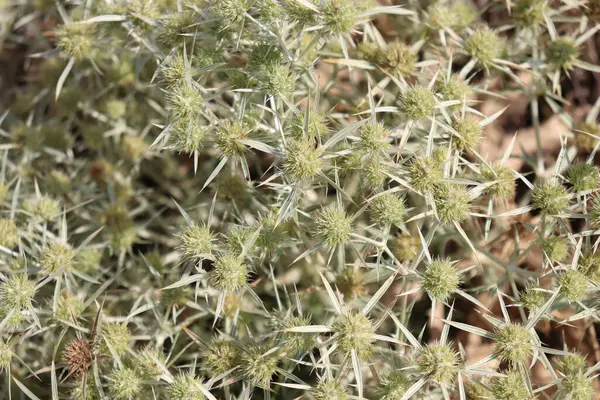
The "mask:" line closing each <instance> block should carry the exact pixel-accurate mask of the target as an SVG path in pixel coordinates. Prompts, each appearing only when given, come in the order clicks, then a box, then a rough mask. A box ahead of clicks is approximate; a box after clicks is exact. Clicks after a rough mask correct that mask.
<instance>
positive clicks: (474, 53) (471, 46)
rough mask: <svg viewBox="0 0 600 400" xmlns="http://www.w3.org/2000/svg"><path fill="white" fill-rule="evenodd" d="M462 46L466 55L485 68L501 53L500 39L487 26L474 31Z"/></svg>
mask: <svg viewBox="0 0 600 400" xmlns="http://www.w3.org/2000/svg"><path fill="white" fill-rule="evenodd" d="M464 46H465V50H466V51H467V53H469V55H470V56H471V57H473V58H475V59H477V60H478V61H479V62H480V63H481V64H482V65H483V66H484V67H486V68H487V67H488V66H489V65H490V64H491V63H492V62H494V59H496V58H498V57H499V56H500V53H501V51H502V42H501V40H500V38H499V37H498V35H497V34H496V32H494V31H492V30H491V29H489V28H488V27H487V26H486V27H481V28H477V29H475V31H473V34H472V35H471V36H469V37H468V38H467V39H465V43H464Z"/></svg>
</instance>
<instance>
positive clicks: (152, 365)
mask: <svg viewBox="0 0 600 400" xmlns="http://www.w3.org/2000/svg"><path fill="white" fill-rule="evenodd" d="M137 368H138V370H139V371H140V373H141V374H142V375H143V376H144V377H145V378H149V379H156V380H158V379H159V378H160V377H161V375H162V374H163V373H164V368H166V358H165V355H164V354H163V352H162V351H161V350H159V349H153V348H150V347H146V348H144V349H143V350H142V351H140V353H139V354H138V365H137Z"/></svg>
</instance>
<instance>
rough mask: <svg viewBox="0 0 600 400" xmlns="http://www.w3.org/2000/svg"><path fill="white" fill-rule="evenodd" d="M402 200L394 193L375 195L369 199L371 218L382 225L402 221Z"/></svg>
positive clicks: (403, 206)
mask: <svg viewBox="0 0 600 400" xmlns="http://www.w3.org/2000/svg"><path fill="white" fill-rule="evenodd" d="M405 215H406V207H405V205H404V200H403V199H402V198H400V197H398V196H396V195H395V194H392V193H388V194H384V195H382V196H377V197H375V198H374V199H373V200H372V201H371V218H372V219H373V220H374V221H376V222H377V223H379V224H382V225H396V226H397V225H400V224H402V222H403V221H404V217H405Z"/></svg>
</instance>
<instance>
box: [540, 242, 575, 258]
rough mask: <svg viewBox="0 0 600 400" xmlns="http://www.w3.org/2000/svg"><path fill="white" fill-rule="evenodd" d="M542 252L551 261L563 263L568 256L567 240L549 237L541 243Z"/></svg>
mask: <svg viewBox="0 0 600 400" xmlns="http://www.w3.org/2000/svg"><path fill="white" fill-rule="evenodd" d="M542 251H543V252H544V253H545V254H546V256H547V257H548V258H549V259H550V260H551V261H554V262H561V261H564V260H565V258H567V256H568V255H569V239H567V238H565V237H562V236H549V237H547V238H546V239H544V241H543V242H542Z"/></svg>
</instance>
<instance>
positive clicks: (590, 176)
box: [567, 164, 600, 192]
mask: <svg viewBox="0 0 600 400" xmlns="http://www.w3.org/2000/svg"><path fill="white" fill-rule="evenodd" d="M567 176H568V179H569V183H570V184H571V185H572V186H573V190H574V191H576V192H584V191H588V190H594V189H597V188H598V180H599V179H600V178H599V176H598V167H596V166H594V165H590V164H577V165H573V166H571V167H570V168H569V170H568V171H567Z"/></svg>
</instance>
